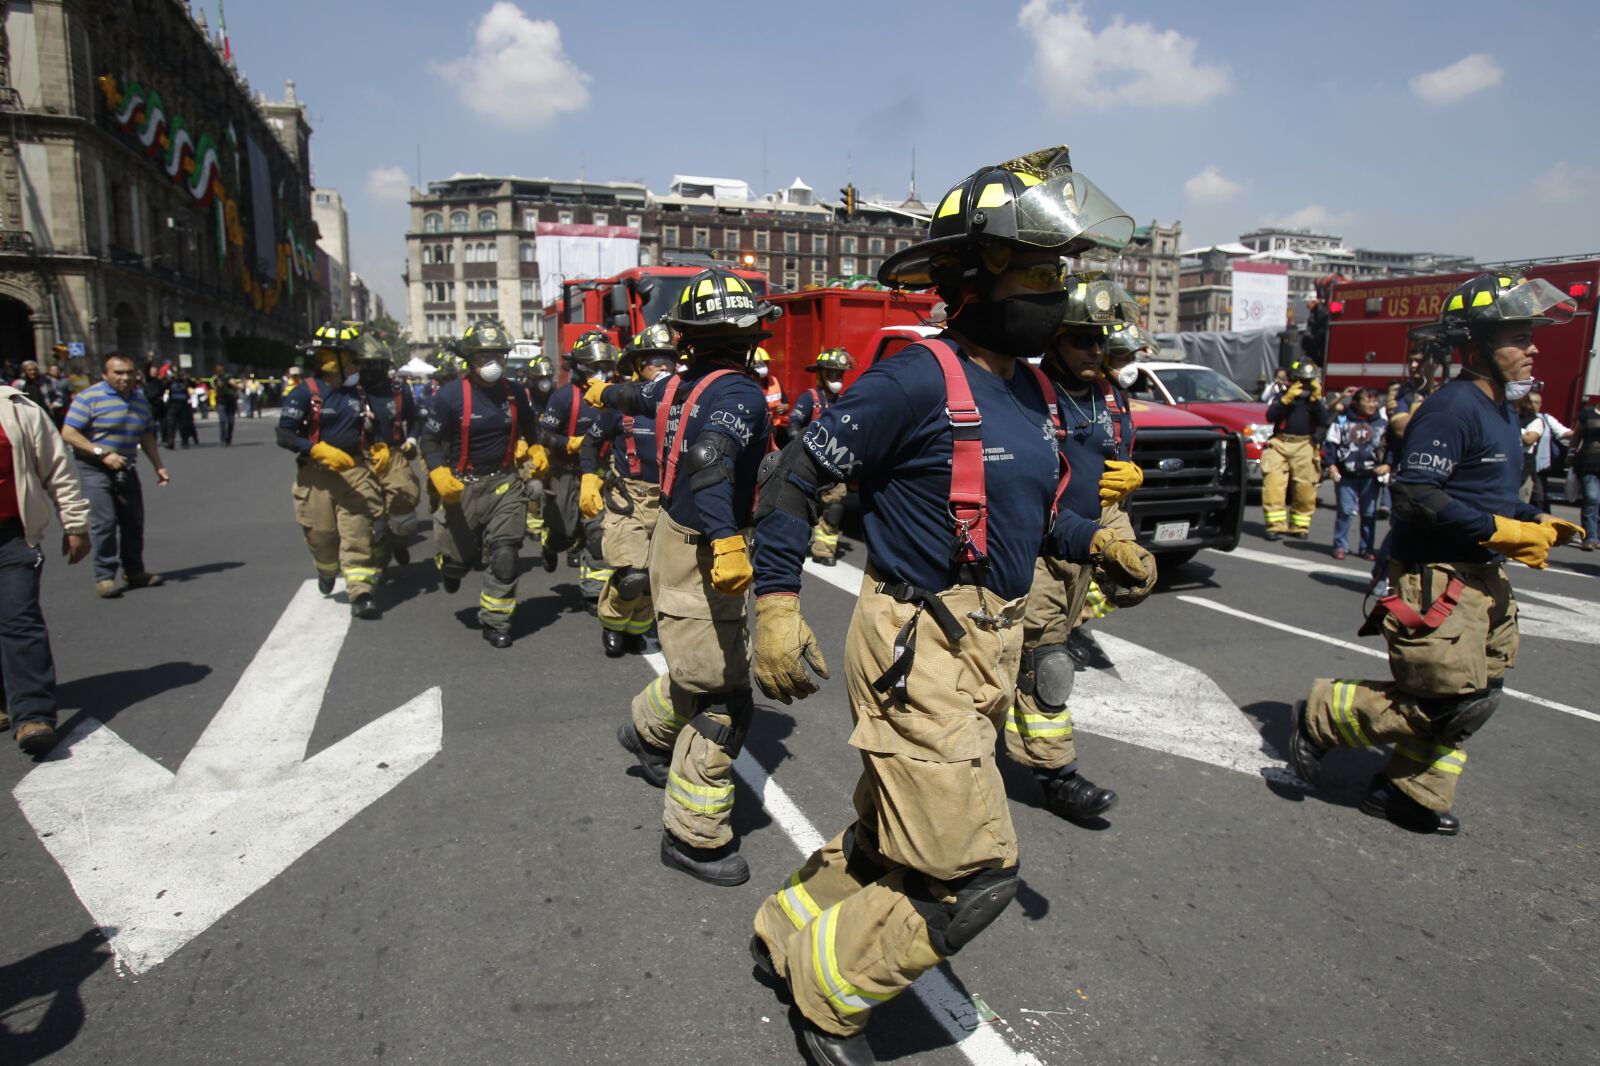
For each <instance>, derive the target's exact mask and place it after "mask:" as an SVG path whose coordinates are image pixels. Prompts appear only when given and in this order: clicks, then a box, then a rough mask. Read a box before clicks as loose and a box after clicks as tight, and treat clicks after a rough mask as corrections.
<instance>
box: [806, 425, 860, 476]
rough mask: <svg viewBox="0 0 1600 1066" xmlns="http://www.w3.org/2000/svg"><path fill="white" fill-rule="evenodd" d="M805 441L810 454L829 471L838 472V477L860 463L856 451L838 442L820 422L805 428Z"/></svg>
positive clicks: (846, 474) (847, 473)
mask: <svg viewBox="0 0 1600 1066" xmlns="http://www.w3.org/2000/svg"><path fill="white" fill-rule="evenodd" d="M805 442H806V447H807V448H808V449H810V451H811V454H812V455H814V456H815V457H816V458H817V459H818V460H819V461H821V463H822V464H823V465H824V466H826V467H827V468H828V470H829V472H830V473H834V474H838V475H839V476H840V477H846V478H847V477H849V476H850V475H851V474H853V473H855V469H856V467H857V466H859V465H860V463H861V460H859V459H857V458H856V453H855V452H853V451H851V450H850V449H849V448H846V447H845V446H844V445H843V444H842V443H840V441H839V439H838V438H837V437H835V436H834V435H833V434H832V433H829V432H828V430H827V429H826V428H825V427H824V426H823V425H822V423H821V422H813V423H811V425H810V427H808V428H807V429H806V436H805Z"/></svg>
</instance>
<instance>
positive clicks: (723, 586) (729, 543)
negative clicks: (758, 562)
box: [711, 534, 756, 596]
mask: <svg viewBox="0 0 1600 1066" xmlns="http://www.w3.org/2000/svg"><path fill="white" fill-rule="evenodd" d="M711 555H712V563H711V587H712V588H714V589H716V590H717V591H718V592H721V593H725V594H727V595H729V596H737V595H739V594H741V593H742V592H744V590H745V589H747V588H749V587H750V582H751V581H753V580H755V576H756V574H755V571H754V570H751V569H750V556H749V555H748V554H747V553H746V550H745V544H744V538H743V537H741V536H739V535H738V534H734V535H733V536H731V537H722V538H721V539H719V540H714V541H712V542H711Z"/></svg>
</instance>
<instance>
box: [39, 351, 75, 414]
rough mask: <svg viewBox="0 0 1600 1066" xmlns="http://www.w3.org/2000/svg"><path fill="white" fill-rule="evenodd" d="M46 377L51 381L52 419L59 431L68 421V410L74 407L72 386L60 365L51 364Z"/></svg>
mask: <svg viewBox="0 0 1600 1066" xmlns="http://www.w3.org/2000/svg"><path fill="white" fill-rule="evenodd" d="M45 376H46V377H48V378H49V379H50V382H49V384H50V419H51V421H53V422H55V424H56V428H57V429H59V428H60V427H61V423H62V422H64V421H66V417H67V408H69V407H71V406H72V384H71V382H69V381H68V380H67V377H66V375H65V374H63V373H62V372H61V364H60V363H51V364H50V369H48V370H46V371H45Z"/></svg>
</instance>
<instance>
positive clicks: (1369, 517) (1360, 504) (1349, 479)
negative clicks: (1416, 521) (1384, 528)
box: [1333, 474, 1380, 553]
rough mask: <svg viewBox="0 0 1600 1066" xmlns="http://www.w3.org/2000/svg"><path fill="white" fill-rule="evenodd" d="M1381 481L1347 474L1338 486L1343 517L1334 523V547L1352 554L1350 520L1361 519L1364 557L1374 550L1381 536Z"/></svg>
mask: <svg viewBox="0 0 1600 1066" xmlns="http://www.w3.org/2000/svg"><path fill="white" fill-rule="evenodd" d="M1379 488H1380V485H1379V482H1378V479H1377V478H1375V477H1373V476H1371V475H1361V476H1356V475H1354V474H1346V475H1345V476H1344V477H1342V478H1340V479H1339V484H1338V486H1337V490H1338V497H1339V514H1338V516H1337V517H1336V518H1334V520H1333V546H1334V547H1335V548H1340V549H1343V550H1345V551H1349V550H1350V519H1351V518H1353V517H1354V516H1355V515H1356V514H1357V513H1359V514H1360V515H1361V548H1360V553H1366V552H1370V551H1372V550H1373V541H1374V540H1375V539H1376V537H1377V532H1378V489H1379Z"/></svg>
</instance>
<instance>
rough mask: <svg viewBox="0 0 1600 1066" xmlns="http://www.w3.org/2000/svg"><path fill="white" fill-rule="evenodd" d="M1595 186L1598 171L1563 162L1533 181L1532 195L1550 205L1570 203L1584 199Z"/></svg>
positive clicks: (1598, 174) (1589, 167)
mask: <svg viewBox="0 0 1600 1066" xmlns="http://www.w3.org/2000/svg"><path fill="white" fill-rule="evenodd" d="M1596 185H1600V171H1597V170H1596V169H1595V168H1594V167H1591V166H1586V165H1584V164H1581V163H1580V164H1573V163H1568V162H1566V161H1565V160H1563V161H1561V162H1559V163H1557V164H1556V165H1555V166H1553V167H1551V168H1550V169H1549V170H1547V171H1545V172H1544V173H1543V174H1540V175H1539V176H1538V177H1537V178H1534V179H1533V191H1534V194H1535V195H1537V196H1538V197H1539V199H1541V200H1544V201H1545V202H1547V203H1552V204H1566V203H1571V202H1572V201H1574V200H1577V199H1578V198H1580V197H1586V196H1588V195H1589V193H1590V191H1591V190H1593V189H1594V187H1595V186H1596Z"/></svg>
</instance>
